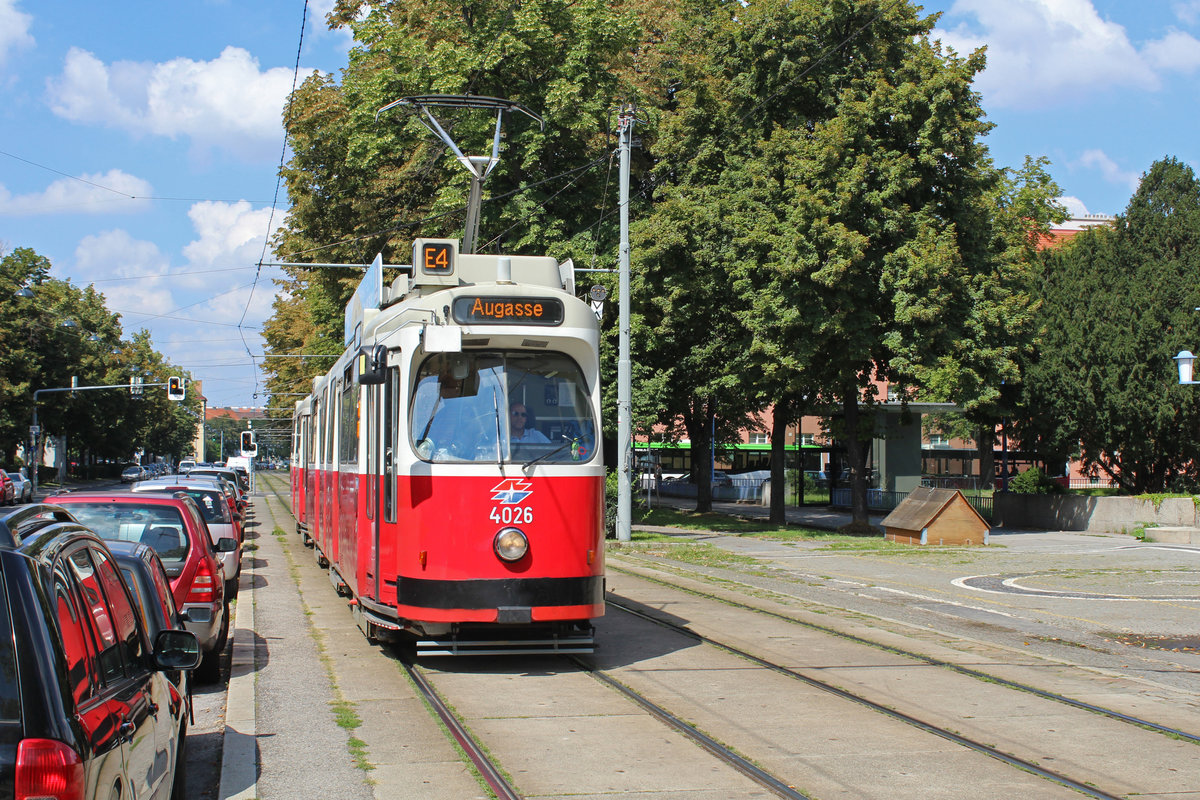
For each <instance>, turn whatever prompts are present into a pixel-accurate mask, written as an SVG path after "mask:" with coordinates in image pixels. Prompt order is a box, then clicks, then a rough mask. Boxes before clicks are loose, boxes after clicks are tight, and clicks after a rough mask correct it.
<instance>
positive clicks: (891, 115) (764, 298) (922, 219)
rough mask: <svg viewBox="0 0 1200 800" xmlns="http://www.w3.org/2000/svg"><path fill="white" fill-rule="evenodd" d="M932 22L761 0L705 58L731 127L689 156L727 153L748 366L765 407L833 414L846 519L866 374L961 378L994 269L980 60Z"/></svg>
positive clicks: (908, 7) (857, 461) (881, 7)
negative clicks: (797, 406)
mask: <svg viewBox="0 0 1200 800" xmlns="http://www.w3.org/2000/svg"><path fill="white" fill-rule="evenodd" d="M934 22H935V18H934V17H925V18H922V17H921V16H920V15H919V13H918V9H917V8H916V7H915V6H913V5H912V4H909V3H895V2H878V1H877V0H835V2H815V1H814V2H785V1H784V0H765V1H764V2H761V3H751V4H749V5H747V6H745V7H744V8H742V7H738V8H737V9H736V13H735V14H732V15H731V21H730V24H729V25H728V26H726V27H724V28H723V31H724V32H725V36H724V37H713V45H712V46H711V47H710V49H709V51H708V52H710V53H712V59H711V61H712V64H713V65H714V67H715V69H716V70H717V71H718V74H720V75H723V76H725V80H724V81H723V86H722V89H723V91H724V92H725V94H724V95H723V99H725V101H726V104H725V109H724V110H725V113H724V114H723V115H722V116H721V119H720V122H721V124H722V127H723V129H724V131H723V133H722V136H721V139H720V148H719V151H720V152H719V153H716V154H711V151H709V150H697V151H694V152H695V153H696V155H695V158H697V159H698V160H700V159H704V160H706V162H707V161H715V160H717V159H718V158H719V159H720V161H721V167H720V175H719V180H723V182H724V185H723V186H722V189H723V190H724V191H723V196H724V198H726V200H725V207H723V208H722V211H721V216H722V222H723V224H724V225H725V226H726V228H729V229H732V235H731V237H730V245H731V246H730V247H728V248H727V256H728V262H727V263H728V268H729V269H730V270H731V271H732V273H733V275H734V276H735V278H736V282H735V284H734V295H735V297H736V298H738V299H737V301H736V302H735V303H734V305H735V306H740V308H739V313H740V315H741V319H742V321H743V324H744V325H745V326H746V328H747V329H748V330H749V331H750V332H751V334H752V336H753V342H752V345H751V346H750V348H749V350H750V351H751V353H752V354H753V356H754V358H755V359H757V364H756V369H755V370H747V371H746V372H745V373H744V374H756V373H757V374H760V375H761V376H763V381H762V383H761V384H760V386H762V388H763V391H764V392H765V393H766V395H767V397H768V398H769V399H773V400H775V401H776V402H782V403H785V404H791V402H793V401H794V399H795V398H798V397H799V398H803V397H807V398H808V400H809V402H811V403H813V404H814V405H815V406H817V407H824V408H826V409H831V410H833V409H836V411H835V412H834V414H835V419H834V421H833V426H834V430H835V432H836V433H837V435H838V438H839V439H840V440H841V441H843V442H844V444H845V446H846V451H847V459H848V462H849V465H850V467H851V475H852V482H851V488H852V497H853V503H852V510H853V517H854V524H855V525H856V526H866V524H867V506H866V456H867V446H866V445H867V442H869V440H870V438H871V435H872V433H873V432H874V423H875V415H874V413H873V408H874V406H875V404H876V403H877V402H878V401H879V400H880V398H878V397H876V391H877V390H876V385H877V384H876V381H877V380H881V379H883V380H888V381H890V382H892V383H893V384H898V385H899V386H900V387H901V390H902V393H905V394H911V393H913V392H914V391H915V390H916V389H918V388H920V387H923V386H924V385H926V384H927V383H929V382H930V381H932V380H933V379H934V378H936V377H937V376H939V375H944V374H946V373H948V372H950V371H952V370H959V369H961V366H960V365H961V363H962V362H963V360H964V357H965V354H964V351H963V342H964V340H967V339H969V338H970V336H971V335H972V319H971V313H972V310H971V309H972V302H973V301H974V300H975V299H976V298H977V297H979V296H980V294H981V293H982V292H984V291H985V290H986V286H987V284H988V282H989V281H990V280H992V278H990V277H989V273H991V272H993V271H994V266H995V264H994V258H993V257H992V256H993V253H992V242H991V224H990V220H989V217H988V208H987V197H988V194H989V192H991V191H992V190H993V188H994V187H995V185H996V183H997V181H998V179H999V178H998V171H997V170H996V169H995V168H994V166H993V165H992V163H991V161H990V158H989V156H988V152H987V149H986V147H984V145H983V144H982V137H983V135H984V134H985V133H986V132H987V131H988V129H989V124H988V123H987V122H986V121H984V115H983V111H982V109H981V108H980V105H979V96H978V94H977V93H976V92H975V91H974V90H973V88H972V81H973V79H974V76H975V74H976V73H977V72H978V71H979V70H980V69H982V68H983V65H984V59H983V54H982V53H975V54H972V55H970V56H968V57H959V56H957V55H954V54H952V53H946V52H944V51H943V50H942V48H941V46H940V44H939V43H937V42H936V41H934V40H933V39H932V38H931V34H932V30H933V25H934ZM714 149H716V148H714ZM710 154H711V157H710ZM679 168H680V169H682V167H679ZM711 182H712V183H718V179H714V180H713V181H711ZM726 208H727V209H728V210H727V211H726ZM770 395H775V397H770Z"/></svg>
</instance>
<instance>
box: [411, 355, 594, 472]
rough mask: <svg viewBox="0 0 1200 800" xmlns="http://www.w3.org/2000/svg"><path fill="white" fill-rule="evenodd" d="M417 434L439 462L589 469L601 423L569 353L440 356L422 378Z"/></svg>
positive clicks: (416, 395) (418, 446)
mask: <svg viewBox="0 0 1200 800" xmlns="http://www.w3.org/2000/svg"><path fill="white" fill-rule="evenodd" d="M410 418H411V420H412V427H411V429H410V431H409V433H410V436H411V441H412V446H413V448H414V449H415V450H416V453H417V455H418V456H419V457H421V458H422V459H424V460H426V461H433V462H460V463H461V462H490V463H493V464H495V463H499V462H501V461H506V462H519V463H526V464H528V463H532V462H534V461H548V462H583V461H590V460H591V459H592V457H593V455H594V454H595V442H596V423H595V419H594V417H593V414H592V407H591V399H590V393H589V390H588V386H587V383H586V382H585V380H584V377H583V373H582V371H581V370H580V369H579V366H578V365H577V364H576V363H575V362H574V361H573V360H572V359H571V358H569V357H568V356H566V355H563V354H561V353H529V352H526V351H500V350H483V351H476V352H469V353H438V354H435V355H433V356H430V357H429V358H427V359H426V360H425V361H424V362H423V363H422V364H421V367H420V369H419V370H418V372H417V381H416V388H415V390H414V391H413V400H412V409H411V414H410Z"/></svg>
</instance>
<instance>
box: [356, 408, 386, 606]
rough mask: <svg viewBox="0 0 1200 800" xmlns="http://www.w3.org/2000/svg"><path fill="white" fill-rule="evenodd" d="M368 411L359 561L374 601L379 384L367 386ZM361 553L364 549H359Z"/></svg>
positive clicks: (376, 593)
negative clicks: (363, 522) (363, 521)
mask: <svg viewBox="0 0 1200 800" xmlns="http://www.w3.org/2000/svg"><path fill="white" fill-rule="evenodd" d="M366 388H367V409H366V413H365V415H364V416H365V418H366V426H365V430H364V432H363V441H364V442H365V443H366V449H367V468H366V475H365V476H364V478H363V480H364V483H365V486H364V489H365V495H366V516H367V524H366V530H365V533H366V539H367V541H366V542H365V544H366V552H365V553H363V556H362V559H361V561H360V562H359V563H360V564H361V565H362V567H361V568H362V570H363V571H364V572H365V573H366V574H365V575H364V576H363V577H364V578H365V581H364V582H363V583H362V585H361V590H362V591H364V592H365V593H366V594H367V596H369V597H371V598H372V599H377V598H378V597H379V526H380V523H381V522H382V519H381V518H380V517H381V515H380V513H379V483H380V466H381V461H382V459H381V458H380V454H381V453H382V448H381V442H380V439H379V437H380V425H379V389H380V387H379V386H378V385H370V386H367V387H366ZM360 552H361V550H360Z"/></svg>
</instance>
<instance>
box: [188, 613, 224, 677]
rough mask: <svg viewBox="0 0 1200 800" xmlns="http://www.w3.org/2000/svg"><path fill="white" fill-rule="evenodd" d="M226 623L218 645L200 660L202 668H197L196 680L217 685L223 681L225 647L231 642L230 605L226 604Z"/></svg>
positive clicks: (222, 625) (222, 624)
mask: <svg viewBox="0 0 1200 800" xmlns="http://www.w3.org/2000/svg"><path fill="white" fill-rule="evenodd" d="M223 616H224V621H223V622H222V623H221V633H220V634H218V636H217V643H216V645H215V646H214V647H213V649H212V650H209V651H208V652H207V653H205V654H204V657H203V658H202V659H200V666H198V667H196V671H195V675H196V680H198V681H200V682H201V683H217V682H218V681H220V680H221V657H222V656H223V655H224V653H225V645H226V643H228V641H229V624H230V620H229V604H228V603H226V604H225V613H224V615H223Z"/></svg>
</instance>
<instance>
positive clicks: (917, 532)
mask: <svg viewBox="0 0 1200 800" xmlns="http://www.w3.org/2000/svg"><path fill="white" fill-rule="evenodd" d="M880 524H881V525H882V526H883V532H884V536H885V538H887V540H888V541H892V542H899V543H901V544H954V545H971V544H987V543H988V534H989V532H990V530H991V528H990V526H989V525H988V523H987V520H985V519H984V518H983V517H981V516H979V512H978V511H976V510H975V508H974V506H972V505H971V504H970V502H968V501H967V498H965V497H963V494H962V492H960V491H958V490H957V489H932V488H929V487H927V486H921V487H918V488H916V489H914V490H913V491H912V492H910V493H909V495H908V497H906V498H905V499H904V500H903V501H901V503H900V505H898V506H896V508H895V509H894V510H893V511H892V513H890V514H888V515H887V516H886V517H884V518H883V521H882V522H881V523H880Z"/></svg>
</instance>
